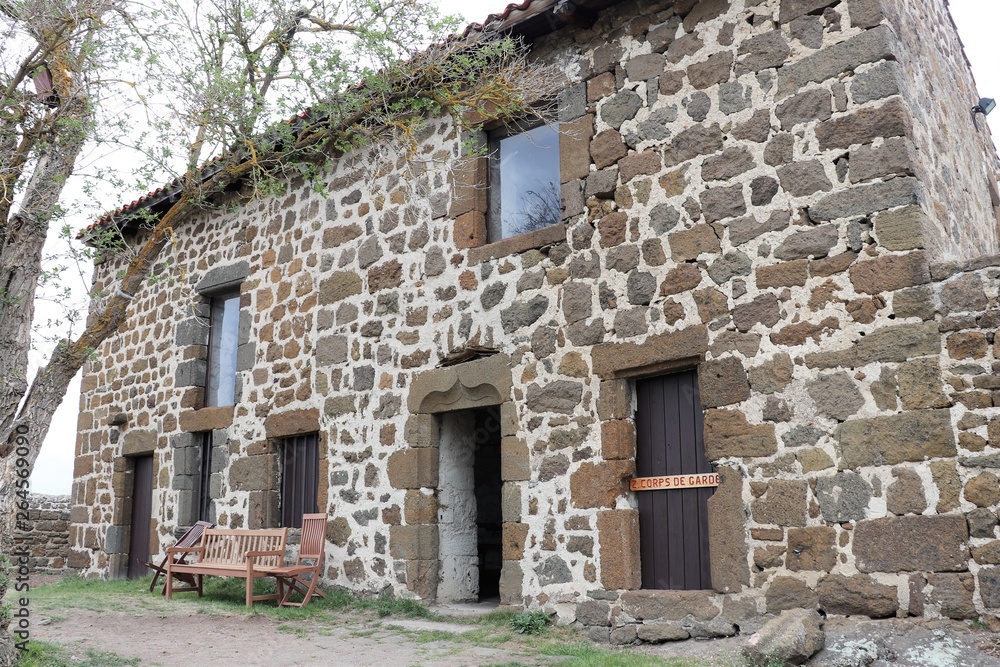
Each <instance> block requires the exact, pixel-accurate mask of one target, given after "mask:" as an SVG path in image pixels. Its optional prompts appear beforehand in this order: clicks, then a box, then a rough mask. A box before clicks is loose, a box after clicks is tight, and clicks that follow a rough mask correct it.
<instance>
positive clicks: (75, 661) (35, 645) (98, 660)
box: [17, 641, 139, 667]
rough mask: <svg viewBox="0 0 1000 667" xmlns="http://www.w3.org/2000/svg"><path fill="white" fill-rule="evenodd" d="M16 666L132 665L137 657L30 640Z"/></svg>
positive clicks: (113, 666)
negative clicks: (79, 649) (74, 648)
mask: <svg viewBox="0 0 1000 667" xmlns="http://www.w3.org/2000/svg"><path fill="white" fill-rule="evenodd" d="M17 664H18V667H69V666H70V665H72V666H73V667H133V666H136V665H139V658H123V657H121V656H120V655H118V654H116V653H111V652H110V651H93V650H85V651H75V650H73V648H72V647H70V646H65V647H64V646H58V645H56V644H50V643H48V642H39V641H30V642H28V650H27V651H24V652H23V653H22V654H21V660H20V662H18V663H17Z"/></svg>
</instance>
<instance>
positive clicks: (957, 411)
mask: <svg viewBox="0 0 1000 667" xmlns="http://www.w3.org/2000/svg"><path fill="white" fill-rule="evenodd" d="M571 4H572V3H571ZM566 7H567V5H566V3H557V2H555V1H554V0H527V1H526V2H524V3H522V4H521V5H518V6H510V7H508V8H507V10H506V11H505V12H504V13H503V14H502V15H499V16H496V17H494V20H495V21H496V22H499V23H501V24H502V27H504V28H506V29H511V30H514V31H516V32H520V33H521V34H524V35H526V36H527V37H528V38H530V39H531V41H532V42H533V45H534V47H533V48H534V54H535V56H534V57H537V58H539V59H542V60H545V61H548V62H552V63H556V64H558V65H560V66H561V67H562V68H563V69H564V71H565V73H566V76H567V83H566V87H565V90H564V91H563V93H562V94H561V95H560V97H559V103H558V118H557V122H556V123H554V124H553V125H551V126H542V127H541V128H529V129H524V128H517V127H515V126H514V125H513V124H512V125H511V126H507V127H496V128H487V129H486V131H484V133H483V135H482V136H479V135H477V136H476V137H471V138H472V139H474V140H478V141H489V142H490V145H491V146H492V147H494V148H495V150H496V151H497V152H498V153H499V159H498V158H496V157H494V158H488V157H483V158H472V157H463V154H462V149H461V143H462V140H463V137H461V136H459V133H458V132H457V131H456V130H455V128H454V127H453V125H452V123H451V121H450V119H447V118H440V119H429V120H428V130H427V132H425V134H424V135H423V137H422V141H423V142H424V143H425V146H426V150H425V151H423V152H424V154H426V155H433V156H435V160H431V161H429V162H428V163H427V164H425V165H424V167H423V169H424V171H423V172H421V173H419V174H417V175H416V176H412V177H411V175H408V176H407V177H405V178H404V177H403V176H402V175H401V174H400V173H398V172H390V173H386V174H383V175H381V176H380V177H379V179H378V180H377V182H375V184H374V186H373V187H368V186H367V185H365V183H364V179H363V178H362V175H363V170H362V169H360V168H359V166H358V165H359V164H363V163H364V158H365V156H363V155H357V156H347V157H346V158H343V159H341V160H339V161H338V162H337V163H336V164H335V165H334V169H333V173H332V175H331V176H330V177H329V180H328V188H327V192H325V193H323V196H320V195H318V194H316V193H315V192H314V191H313V189H312V188H311V187H310V186H309V185H307V184H304V183H301V182H296V181H293V182H290V183H289V186H288V191H287V194H286V195H284V196H282V197H278V198H273V199H269V200H264V201H254V202H251V203H249V204H246V205H243V206H241V207H238V208H237V209H236V210H233V211H231V212H227V213H214V214H211V215H209V214H205V215H202V216H200V217H195V218H192V219H190V220H189V221H187V223H186V224H185V225H183V226H180V227H178V228H177V230H176V235H177V242H176V245H175V246H174V247H173V248H172V250H171V251H170V260H171V262H172V263H173V265H174V266H176V267H177V268H178V269H179V271H178V273H179V274H180V275H183V276H184V278H183V279H182V280H178V281H175V282H174V283H172V284H160V285H156V286H150V287H149V288H148V289H147V290H146V291H145V292H143V293H142V294H141V295H139V296H138V297H137V298H136V299H135V305H134V315H132V317H131V319H130V324H129V326H128V328H127V329H125V330H123V331H122V332H120V333H119V334H118V335H117V336H116V337H114V338H112V339H110V340H108V341H107V342H106V343H105V344H104V346H103V347H102V349H101V351H100V353H99V354H97V355H96V356H95V359H94V360H93V361H91V362H89V363H88V365H87V367H86V369H85V375H84V380H83V394H82V398H81V407H82V414H81V417H80V424H79V440H78V445H77V463H76V472H75V475H76V481H75V485H74V491H73V503H74V506H73V515H72V516H73V527H72V536H71V542H72V544H73V552H72V554H71V556H70V559H69V562H70V565H71V566H73V567H75V568H78V569H79V570H80V571H82V572H83V573H84V574H86V575H93V576H124V575H125V574H126V573H127V570H128V559H129V554H130V553H131V554H132V555H133V556H135V554H136V553H143V552H144V550H145V549H147V548H148V549H149V550H150V551H151V552H152V553H157V552H160V551H161V550H162V548H163V546H164V545H169V544H170V543H172V541H173V539H174V536H175V535H176V534H177V533H178V532H179V531H181V530H183V529H184V527H186V526H188V525H190V524H191V523H192V522H194V521H195V520H197V519H198V518H199V517H202V518H206V517H207V518H209V519H210V520H212V521H215V522H217V523H218V524H219V525H221V526H231V527H261V526H275V525H294V524H295V521H296V516H297V515H300V514H301V512H302V511H309V510H315V509H317V508H318V509H320V510H325V511H327V512H329V514H330V524H329V535H328V537H329V540H328V549H327V564H328V567H327V572H326V577H325V583H326V584H329V585H340V586H345V587H348V588H350V589H354V590H358V591H391V592H392V593H395V594H397V595H404V596H414V597H417V598H420V599H423V600H457V599H479V598H483V599H486V598H490V597H492V596H498V597H499V599H500V601H501V602H502V603H504V604H508V605H513V606H525V607H528V608H538V607H544V608H547V609H552V610H554V611H555V612H557V613H558V615H559V618H560V619H561V620H563V621H564V622H570V621H573V620H574V619H575V620H576V621H578V622H580V623H581V624H584V625H587V626H590V633H591V636H593V637H594V638H595V639H601V640H604V641H608V640H611V641H614V642H618V643H626V642H630V641H633V640H635V639H636V638H639V639H642V640H648V641H662V640H666V639H679V638H684V637H688V636H712V635H725V634H732V633H734V632H736V631H737V629H742V630H744V631H745V630H746V629H748V628H752V627H755V626H756V625H758V624H759V623H760V620H759V618H760V617H761V615H763V614H765V613H772V612H776V611H778V610H782V609H785V608H790V607H797V606H815V607H817V608H822V609H824V610H825V611H826V612H828V613H836V614H866V615H869V616H873V617H884V616H893V615H907V614H914V615H929V616H934V615H944V616H950V617H957V618H971V617H976V616H977V615H979V614H981V613H988V612H991V611H995V610H996V609H997V608H1000V568H997V567H996V566H997V565H998V564H1000V539H998V532H997V523H998V521H997V514H996V510H997V508H998V506H1000V485H998V477H997V474H996V472H995V470H994V469H996V468H998V467H1000V391H998V390H1000V378H998V373H997V371H998V369H1000V363H998V358H997V350H996V343H995V341H994V332H995V329H996V326H997V322H998V320H1000V309H998V282H1000V281H998V276H1000V231H998V224H997V215H996V206H997V204H998V203H1000V198H998V195H997V186H996V179H995V174H996V168H997V162H996V156H995V153H994V148H993V144H992V140H991V138H990V136H989V133H988V130H987V129H986V126H985V121H984V117H983V116H982V115H981V114H977V113H973V112H971V111H970V109H971V108H972V107H973V106H974V105H976V104H977V102H978V99H979V95H978V94H977V91H976V89H975V85H974V82H973V80H972V77H971V74H970V72H969V70H968V66H967V63H966V61H965V59H964V57H963V53H962V47H961V44H960V42H959V40H958V37H957V35H956V33H955V29H954V26H953V24H952V22H951V19H950V16H949V15H948V12H947V7H946V3H945V2H944V0H893V1H891V2H889V1H887V0H701V1H697V0H677V1H676V2H674V1H669V0H621V1H614V0H601V1H599V2H595V1H593V0H591V1H581V2H577V3H576V7H577V15H576V17H575V18H576V19H578V21H577V24H575V25H567V24H566V23H565V22H564V21H563V20H562V19H561V18H560V16H562V17H563V18H565V15H564V14H558V15H557V14H554V13H553V12H554V11H556V10H557V9H559V10H560V11H562V12H564V11H565V9H566ZM581 22H582V23H581ZM556 129H557V132H556V131H555V130H556ZM529 133H534V134H529ZM465 138H470V137H465ZM497 152H495V153H493V155H497ZM437 158H441V159H440V160H438V159H437ZM508 158H509V160H508ZM511 165H513V167H512V166H511ZM490 174H492V176H490ZM519 175H520V177H521V178H520V179H519ZM525 175H528V177H529V180H530V181H531V182H532V183H534V184H535V186H530V185H525V183H524V178H523V177H524V176H525ZM491 178H492V180H491ZM488 182H491V183H492V186H491V187H486V184H487V183H488ZM414 183H417V184H418V185H419V186H420V188H419V196H417V195H416V193H417V189H414V187H412V186H413V184H414ZM504 186H510V187H509V188H505V187H504ZM511 191H513V193H512V192H511ZM553 193H555V194H553ZM157 201H158V200H157V198H156V197H155V196H150V197H148V198H146V199H144V200H140V202H138V203H136V204H134V205H132V206H130V207H127V208H126V209H123V210H121V211H119V215H118V217H117V218H116V219H118V220H122V219H126V218H127V213H128V212H130V211H131V210H134V209H135V208H137V207H141V206H145V207H149V208H151V209H152V210H154V211H155V210H156V206H157ZM518 202H520V203H518ZM525 202H527V204H525ZM553 202H554V203H555V204H556V205H557V206H556V207H555V208H556V210H555V212H553ZM518 207H520V208H518ZM102 224H111V223H110V222H109V221H108V220H105V221H104V222H103V223H102ZM125 229H126V231H128V230H129V229H130V228H129V227H128V225H127V224H126V225H125ZM529 229H530V231H526V230H529ZM117 268H119V267H118V265H117V263H116V262H115V261H113V260H112V261H108V262H107V263H105V264H102V265H99V266H98V267H97V269H96V272H95V278H94V281H95V284H96V285H98V286H102V287H108V286H110V285H112V284H113V280H114V276H115V271H116V269H117ZM714 473H717V474H718V482H719V483H718V486H711V484H712V483H714V481H715V478H714ZM667 476H672V477H670V484H671V486H672V487H673V486H674V485H678V484H681V483H683V485H684V487H686V486H687V485H689V484H692V483H693V484H695V485H696V488H669V489H668V488H659V487H658V488H656V490H639V491H631V490H630V480H632V479H633V478H643V479H646V480H647V481H646V482H637V484H638V485H639V486H643V485H646V486H654V487H656V485H660V487H663V486H665V485H666V484H667V481H666V479H664V478H666V477H667ZM650 478H653V481H649V480H650ZM657 480H658V481H657ZM702 485H707V486H702ZM147 525H148V527H149V530H148V531H147V530H146V527H147Z"/></svg>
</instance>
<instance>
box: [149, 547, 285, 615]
mask: <svg viewBox="0 0 1000 667" xmlns="http://www.w3.org/2000/svg"><path fill="white" fill-rule="evenodd" d="M287 539H288V529H287V528H274V529H264V530H245V529H231V528H206V529H205V533H204V534H203V535H202V538H201V544H200V545H199V546H196V547H176V546H175V547H170V548H168V549H167V585H166V589H167V597H168V598H170V597H171V596H172V594H173V592H174V589H173V581H174V576H173V575H175V574H189V575H194V577H195V580H196V584H195V586H194V587H193V588H189V589H178V592H180V591H181V590H193V591H197V592H198V597H201V596H202V577H203V576H204V575H206V574H207V575H210V576H216V577H242V578H244V579H246V582H247V587H246V588H247V595H246V602H247V606H248V607H249V606H251V605H253V603H254V602H255V601H256V600H277V599H278V594H277V593H272V594H270V595H254V594H253V582H254V580H255V579H262V578H264V577H269V576H274V575H273V574H268V573H266V572H264V571H262V569H261V568H267V567H270V568H275V567H280V566H281V565H282V564H283V560H284V557H285V542H286V540H287ZM182 554H190V555H192V556H195V555H196V556H197V558H196V560H195V561H194V562H190V563H179V562H176V561H177V560H178V558H177V557H179V556H181V555H182Z"/></svg>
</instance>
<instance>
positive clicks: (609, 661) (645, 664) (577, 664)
mask: <svg viewBox="0 0 1000 667" xmlns="http://www.w3.org/2000/svg"><path fill="white" fill-rule="evenodd" d="M538 652H539V653H541V654H542V655H551V656H570V657H571V659H570V660H568V661H565V662H560V663H559V665H560V667H708V666H707V663H705V662H703V661H701V660H696V659H691V658H669V659H663V658H657V657H654V656H649V655H642V654H638V653H627V652H625V651H610V650H608V649H603V648H597V647H596V646H594V645H592V644H587V643H578V644H549V645H547V646H541V647H539V649H538Z"/></svg>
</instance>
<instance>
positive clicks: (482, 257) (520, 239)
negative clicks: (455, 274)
mask: <svg viewBox="0 0 1000 667" xmlns="http://www.w3.org/2000/svg"><path fill="white" fill-rule="evenodd" d="M565 240H566V225H565V224H563V223H561V222H560V223H558V224H555V225H549V226H548V227H542V228H541V229H536V230H535V231H533V232H528V233H527V234H518V235H517V236H511V237H510V238H507V239H502V240H500V241H497V242H495V243H487V244H486V245H483V246H479V247H478V248H469V263H470V264H480V263H482V262H488V261H489V260H491V259H496V258H498V257H506V256H507V255H515V254H517V253H522V252H525V251H526V250H532V249H533V248H541V247H542V246H547V245H551V244H553V243H562V242H563V241H565Z"/></svg>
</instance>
